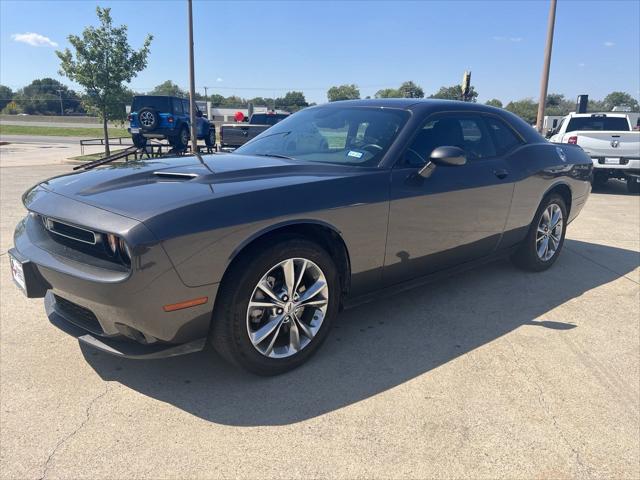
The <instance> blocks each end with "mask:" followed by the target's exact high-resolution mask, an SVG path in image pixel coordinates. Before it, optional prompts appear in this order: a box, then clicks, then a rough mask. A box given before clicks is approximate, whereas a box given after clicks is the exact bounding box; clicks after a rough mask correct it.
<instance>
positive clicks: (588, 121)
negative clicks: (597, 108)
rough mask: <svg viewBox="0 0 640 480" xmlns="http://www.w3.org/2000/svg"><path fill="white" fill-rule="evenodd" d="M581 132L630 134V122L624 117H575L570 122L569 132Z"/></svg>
mask: <svg viewBox="0 0 640 480" xmlns="http://www.w3.org/2000/svg"><path fill="white" fill-rule="evenodd" d="M579 130H609V131H618V132H628V131H629V122H628V121H627V119H626V118H624V117H606V116H604V115H603V116H598V115H595V116H592V117H574V118H572V119H571V120H569V125H567V132H576V131H579Z"/></svg>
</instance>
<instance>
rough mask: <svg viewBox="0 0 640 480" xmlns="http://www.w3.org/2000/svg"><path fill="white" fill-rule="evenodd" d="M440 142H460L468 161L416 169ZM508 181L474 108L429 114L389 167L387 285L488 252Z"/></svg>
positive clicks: (504, 209) (498, 228)
mask: <svg viewBox="0 0 640 480" xmlns="http://www.w3.org/2000/svg"><path fill="white" fill-rule="evenodd" d="M439 146H456V147H460V148H462V149H463V150H464V151H465V153H466V156H467V162H466V164H465V165H461V166H442V165H439V166H436V168H435V169H434V170H433V172H432V174H431V176H429V177H428V178H423V177H422V176H419V175H418V174H417V172H418V171H419V170H420V168H421V166H423V165H424V164H425V163H426V161H427V160H426V159H428V158H429V156H430V153H431V151H433V149H435V148H436V147H439ZM512 195H513V184H512V183H510V181H509V171H508V169H507V165H506V163H505V160H504V159H503V158H502V157H501V156H499V155H498V154H497V152H496V148H495V145H494V142H493V140H492V138H491V133H490V132H489V129H488V126H487V124H486V123H485V120H484V118H483V116H482V115H480V114H476V113H468V112H463V113H447V114H438V115H434V116H431V117H429V118H428V119H427V120H426V122H425V123H424V125H423V126H422V128H421V129H420V130H419V131H418V132H417V133H416V135H415V137H414V139H413V141H412V143H411V144H410V146H409V148H408V149H407V150H406V152H405V153H404V154H403V156H402V158H400V159H398V162H396V165H395V166H394V168H393V169H392V172H391V182H390V206H389V228H388V233H387V248H386V252H385V266H384V269H383V275H384V279H385V282H386V283H388V284H393V283H397V282H400V281H404V280H408V279H411V278H415V277H419V276H422V275H425V274H429V273H433V272H436V271H438V270H442V269H445V268H448V267H452V266H455V265H457V264H461V263H464V262H468V261H470V260H473V259H476V258H480V257H483V256H486V255H488V254H490V253H492V252H493V251H494V250H495V248H496V247H497V245H498V243H499V241H500V237H501V235H502V232H503V230H504V225H505V222H506V219H507V216H508V213H509V207H510V204H511V200H512Z"/></svg>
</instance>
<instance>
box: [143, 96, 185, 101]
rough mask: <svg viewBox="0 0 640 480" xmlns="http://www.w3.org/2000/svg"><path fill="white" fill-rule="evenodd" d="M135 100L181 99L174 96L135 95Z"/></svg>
mask: <svg viewBox="0 0 640 480" xmlns="http://www.w3.org/2000/svg"><path fill="white" fill-rule="evenodd" d="M133 98H178V99H180V98H181V97H175V96H173V95H134V96H133ZM183 100H189V99H188V98H185V99H183Z"/></svg>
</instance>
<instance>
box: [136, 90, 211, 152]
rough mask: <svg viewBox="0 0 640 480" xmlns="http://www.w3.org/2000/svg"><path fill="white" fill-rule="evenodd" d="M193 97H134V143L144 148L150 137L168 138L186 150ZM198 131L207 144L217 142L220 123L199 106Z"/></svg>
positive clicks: (175, 146) (208, 145) (179, 147)
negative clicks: (214, 122)
mask: <svg viewBox="0 0 640 480" xmlns="http://www.w3.org/2000/svg"><path fill="white" fill-rule="evenodd" d="M189 112H190V110H189V100H187V99H186V98H178V97H168V96H160V95H137V96H135V97H133V103H132V104H131V113H130V114H129V117H128V119H129V129H128V130H129V133H130V134H131V138H132V139H133V144H134V145H135V146H136V147H138V148H143V147H144V146H145V145H146V144H147V139H149V138H157V139H164V138H166V139H168V140H169V143H170V144H171V146H173V147H174V148H176V149H180V150H183V149H185V148H186V147H187V144H188V143H189V136H190V128H189ZM196 135H197V137H198V140H202V139H204V142H205V144H206V145H207V147H213V146H215V144H216V127H215V126H214V124H213V123H211V122H210V121H209V120H208V119H207V118H206V117H205V116H204V115H203V114H202V112H201V111H200V110H196Z"/></svg>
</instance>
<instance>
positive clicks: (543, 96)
mask: <svg viewBox="0 0 640 480" xmlns="http://www.w3.org/2000/svg"><path fill="white" fill-rule="evenodd" d="M555 24H556V0H551V6H550V7H549V22H548V23H547V45H546V47H545V49H544V65H543V67H542V78H541V79H540V99H539V100H538V118H537V120H536V130H538V132H540V133H542V123H543V121H544V105H545V103H546V101H547V89H548V88H549V67H550V66H551V49H552V48H553V29H554V27H555Z"/></svg>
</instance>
